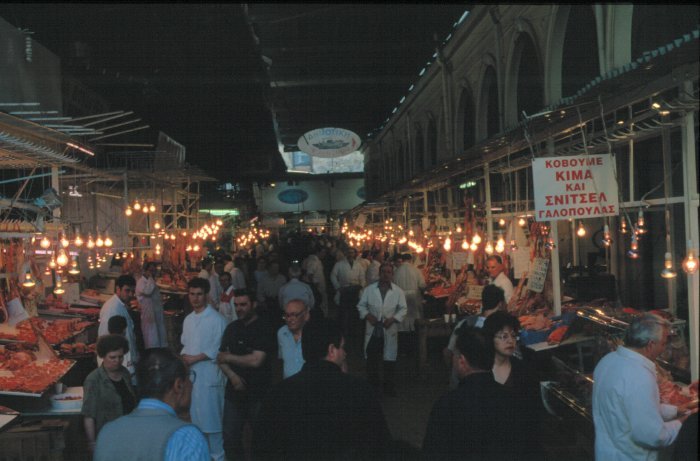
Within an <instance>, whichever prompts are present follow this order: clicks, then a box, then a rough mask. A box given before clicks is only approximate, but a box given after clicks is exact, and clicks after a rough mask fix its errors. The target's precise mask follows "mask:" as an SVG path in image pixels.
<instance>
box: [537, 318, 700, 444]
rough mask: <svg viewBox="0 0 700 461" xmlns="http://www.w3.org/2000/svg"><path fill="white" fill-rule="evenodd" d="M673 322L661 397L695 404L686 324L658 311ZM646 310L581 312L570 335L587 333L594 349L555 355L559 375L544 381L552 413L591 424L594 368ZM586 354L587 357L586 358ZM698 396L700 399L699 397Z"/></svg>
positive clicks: (660, 365) (660, 371)
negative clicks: (691, 385) (691, 388)
mask: <svg viewBox="0 0 700 461" xmlns="http://www.w3.org/2000/svg"><path fill="white" fill-rule="evenodd" d="M655 313H660V314H661V315H662V316H663V317H665V318H666V319H668V320H669V321H670V322H671V332H670V335H669V341H668V345H667V346H666V351H665V352H664V353H663V354H662V355H661V356H660V357H659V358H658V359H657V360H656V364H657V380H658V383H659V393H660V397H661V401H662V402H663V403H670V404H678V403H682V402H683V401H685V400H691V399H692V398H694V396H691V395H690V394H689V390H688V389H687V385H686V383H689V382H690V369H689V368H690V354H689V350H688V345H687V341H686V337H685V326H686V322H685V320H679V319H674V318H672V317H671V316H670V315H669V314H668V313H666V312H663V311H662V312H658V311H656V312H655ZM641 314H642V312H638V311H634V310H632V309H603V308H592V307H584V308H581V309H578V310H577V312H576V316H577V318H576V319H575V320H574V322H573V323H572V325H571V327H570V329H569V333H570V334H580V333H584V334H585V335H587V336H590V337H592V340H591V341H590V342H589V343H588V347H587V348H585V350H584V351H583V352H581V351H579V355H578V356H576V355H572V354H567V353H566V351H565V350H562V351H555V352H554V353H553V355H552V362H553V365H554V370H555V372H554V376H553V380H552V381H544V382H542V384H541V386H542V400H543V403H544V405H545V407H546V408H547V411H549V412H550V413H551V414H553V415H555V416H558V417H562V418H567V419H574V420H576V419H578V421H579V423H584V424H582V425H581V426H585V425H591V427H590V428H589V429H590V431H591V433H592V423H593V416H592V411H591V408H592V401H591V399H592V393H593V370H594V369H595V366H596V365H597V363H598V361H599V360H600V359H601V358H603V356H605V355H606V354H607V353H609V352H611V351H614V350H615V349H616V348H617V346H619V345H621V344H622V343H623V339H624V335H625V331H626V330H627V327H628V325H629V323H630V322H631V321H632V320H633V319H634V318H635V317H636V316H639V315H641ZM581 354H583V356H581ZM695 398H696V397H695Z"/></svg>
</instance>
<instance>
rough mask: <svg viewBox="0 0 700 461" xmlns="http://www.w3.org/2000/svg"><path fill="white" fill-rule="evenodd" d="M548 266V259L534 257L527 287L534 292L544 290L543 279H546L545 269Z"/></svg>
mask: <svg viewBox="0 0 700 461" xmlns="http://www.w3.org/2000/svg"><path fill="white" fill-rule="evenodd" d="M548 268H549V259H546V258H535V260H534V261H532V270H530V273H529V275H528V280H527V289H528V290H530V291H533V292H535V293H542V290H544V281H545V280H546V279H547V269H548Z"/></svg>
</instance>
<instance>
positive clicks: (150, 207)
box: [148, 203, 156, 213]
mask: <svg viewBox="0 0 700 461" xmlns="http://www.w3.org/2000/svg"><path fill="white" fill-rule="evenodd" d="M148 211H150V212H151V213H155V212H156V206H155V205H154V204H152V203H151V205H150V206H149V207H148Z"/></svg>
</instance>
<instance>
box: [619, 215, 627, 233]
mask: <svg viewBox="0 0 700 461" xmlns="http://www.w3.org/2000/svg"><path fill="white" fill-rule="evenodd" d="M620 233H621V234H626V233H627V220H626V219H625V217H624V216H621V217H620Z"/></svg>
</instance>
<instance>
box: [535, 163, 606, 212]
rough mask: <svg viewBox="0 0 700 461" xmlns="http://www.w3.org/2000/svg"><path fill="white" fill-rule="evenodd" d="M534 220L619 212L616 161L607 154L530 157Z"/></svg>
mask: <svg viewBox="0 0 700 461" xmlns="http://www.w3.org/2000/svg"><path fill="white" fill-rule="evenodd" d="M532 177H533V184H534V186H535V220H537V221H540V222H541V221H558V220H561V219H570V218H574V219H585V218H597V217H601V216H615V215H617V214H618V212H619V210H618V196H617V193H618V191H617V180H616V179H615V163H614V162H613V159H612V156H611V155H610V154H598V155H577V156H571V157H543V158H537V159H534V160H533V161H532Z"/></svg>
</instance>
